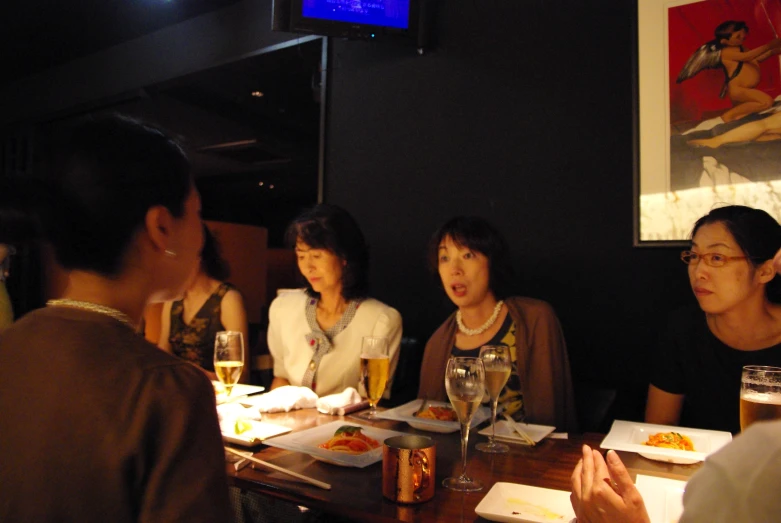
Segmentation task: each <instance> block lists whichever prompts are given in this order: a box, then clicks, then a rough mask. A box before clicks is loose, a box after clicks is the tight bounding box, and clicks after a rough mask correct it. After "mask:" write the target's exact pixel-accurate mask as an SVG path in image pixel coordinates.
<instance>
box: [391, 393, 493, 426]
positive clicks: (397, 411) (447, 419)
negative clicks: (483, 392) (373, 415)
mask: <svg viewBox="0 0 781 523" xmlns="http://www.w3.org/2000/svg"><path fill="white" fill-rule="evenodd" d="M422 402H423V400H421V399H417V400H413V401H410V402H409V403H405V404H404V405H399V406H398V407H395V408H392V409H388V410H384V411H382V412H378V413H377V417H379V418H384V419H390V420H394V421H406V422H407V423H408V424H409V425H410V426H411V427H413V428H416V429H418V430H427V431H430V432H441V433H445V434H447V433H450V432H456V431H457V430H460V429H461V425H459V424H458V417H457V416H456V413H455V411H454V410H453V407H451V406H450V402H447V401H427V402H426V408H425V409H423V411H422V412H420V413H418V410H419V409H420V406H421V404H422ZM490 417H491V411H490V410H489V409H488V407H480V408H479V409H477V412H475V415H474V417H473V418H472V424H471V425H470V426H472V427H475V426H477V425H479V424H480V423H482V422H484V421H485V420H487V419H488V418H490Z"/></svg>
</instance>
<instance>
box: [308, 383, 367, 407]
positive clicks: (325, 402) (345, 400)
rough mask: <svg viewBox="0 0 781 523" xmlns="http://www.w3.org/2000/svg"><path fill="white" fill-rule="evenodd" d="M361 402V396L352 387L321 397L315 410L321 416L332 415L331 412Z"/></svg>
mask: <svg viewBox="0 0 781 523" xmlns="http://www.w3.org/2000/svg"><path fill="white" fill-rule="evenodd" d="M360 401H361V395H360V394H358V391H357V390H355V389H354V388H352V387H347V388H346V389H344V390H343V391H342V392H339V393H338V394H331V395H330V396H323V397H322V398H320V399H319V400H317V405H316V407H317V410H318V412H322V413H323V414H332V413H333V411H335V410H336V409H339V408H341V407H346V406H348V405H353V404H354V403H359V402H360Z"/></svg>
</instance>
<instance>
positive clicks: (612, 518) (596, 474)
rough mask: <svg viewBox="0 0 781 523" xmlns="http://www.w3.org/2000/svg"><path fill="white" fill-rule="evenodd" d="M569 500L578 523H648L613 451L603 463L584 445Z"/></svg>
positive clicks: (630, 480)
mask: <svg viewBox="0 0 781 523" xmlns="http://www.w3.org/2000/svg"><path fill="white" fill-rule="evenodd" d="M569 498H570V502H571V503H572V508H573V509H574V510H575V515H577V518H578V523H650V519H649V517H648V512H647V511H646V510H645V503H643V497H642V496H641V495H640V493H639V492H638V491H637V488H635V485H634V483H632V478H631V477H630V476H629V472H628V471H627V470H626V467H624V464H623V463H622V462H621V459H619V457H618V455H617V454H616V453H615V452H614V451H612V450H611V451H608V454H607V463H605V460H604V459H603V458H602V454H600V453H599V451H597V450H592V449H591V448H590V447H589V446H588V445H583V457H582V458H581V460H580V461H579V462H578V464H577V466H576V467H575V470H574V471H573V472H572V494H570V497H569Z"/></svg>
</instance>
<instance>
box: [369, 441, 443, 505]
mask: <svg viewBox="0 0 781 523" xmlns="http://www.w3.org/2000/svg"><path fill="white" fill-rule="evenodd" d="M436 461H437V446H436V442H435V441H434V440H433V439H431V438H427V437H426V436H414V435H409V436H395V437H393V438H388V439H386V440H385V442H384V444H383V446H382V495H383V496H385V497H386V498H388V499H389V500H391V501H395V502H396V503H422V502H424V501H428V500H430V499H431V498H432V497H434V483H436V482H435V481H434V479H435V477H436V471H435V469H436V467H435V465H436Z"/></svg>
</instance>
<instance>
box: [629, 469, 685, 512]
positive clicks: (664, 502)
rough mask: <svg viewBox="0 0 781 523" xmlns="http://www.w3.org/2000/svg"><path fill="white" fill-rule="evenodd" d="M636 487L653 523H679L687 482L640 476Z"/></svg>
mask: <svg viewBox="0 0 781 523" xmlns="http://www.w3.org/2000/svg"><path fill="white" fill-rule="evenodd" d="M635 486H636V487H637V490H638V491H639V492H640V494H641V495H642V496H643V501H644V502H645V508H646V509H647V510H648V517H649V518H651V523H678V520H679V519H680V518H681V514H682V513H683V492H684V490H685V489H686V482H685V481H678V480H675V479H668V478H657V477H656V476H645V475H643V474H638V475H637V480H636V481H635Z"/></svg>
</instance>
